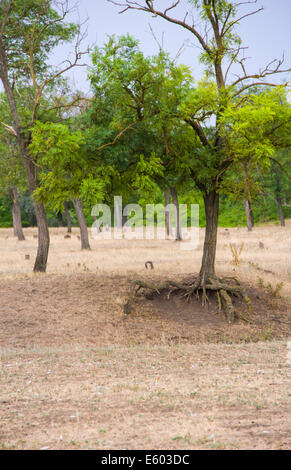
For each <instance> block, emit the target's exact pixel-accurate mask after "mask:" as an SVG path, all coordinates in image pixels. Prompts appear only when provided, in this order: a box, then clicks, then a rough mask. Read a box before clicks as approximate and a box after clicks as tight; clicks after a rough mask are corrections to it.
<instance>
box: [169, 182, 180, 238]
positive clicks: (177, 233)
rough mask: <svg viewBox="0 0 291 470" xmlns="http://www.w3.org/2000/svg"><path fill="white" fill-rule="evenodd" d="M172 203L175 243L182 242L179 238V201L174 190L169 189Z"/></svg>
mask: <svg viewBox="0 0 291 470" xmlns="http://www.w3.org/2000/svg"><path fill="white" fill-rule="evenodd" d="M171 195H172V201H173V205H174V208H175V211H174V215H175V239H176V240H177V241H180V240H182V237H181V227H180V211H179V201H178V195H177V191H176V188H171Z"/></svg>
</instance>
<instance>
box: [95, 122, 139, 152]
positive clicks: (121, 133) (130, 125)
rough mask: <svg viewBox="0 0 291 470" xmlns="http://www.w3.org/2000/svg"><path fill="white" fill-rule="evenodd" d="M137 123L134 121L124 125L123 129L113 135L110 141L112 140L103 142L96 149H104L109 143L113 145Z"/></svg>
mask: <svg viewBox="0 0 291 470" xmlns="http://www.w3.org/2000/svg"><path fill="white" fill-rule="evenodd" d="M137 123H138V121H137V122H134V123H133V124H129V126H127V127H125V129H123V130H122V131H121V132H119V134H117V136H116V137H115V139H114V140H113V141H112V142H109V143H108V144H103V145H101V147H98V148H97V149H96V150H102V149H104V148H105V147H109V146H110V145H114V144H115V142H116V141H117V140H118V139H120V137H121V136H122V135H123V134H124V133H125V132H127V131H128V130H129V129H133V130H134V126H135V125H136V124H137Z"/></svg>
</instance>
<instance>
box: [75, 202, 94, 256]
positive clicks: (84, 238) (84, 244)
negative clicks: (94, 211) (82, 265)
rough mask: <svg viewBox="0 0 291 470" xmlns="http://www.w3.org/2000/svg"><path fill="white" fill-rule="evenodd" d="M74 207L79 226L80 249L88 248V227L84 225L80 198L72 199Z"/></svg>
mask: <svg viewBox="0 0 291 470" xmlns="http://www.w3.org/2000/svg"><path fill="white" fill-rule="evenodd" d="M72 201H73V204H74V208H75V211H76V215H77V219H78V223H79V227H80V234H81V249H82V250H90V249H91V248H90V244H89V237H88V228H87V225H86V220H85V215H84V209H83V204H82V201H81V199H79V198H77V199H72Z"/></svg>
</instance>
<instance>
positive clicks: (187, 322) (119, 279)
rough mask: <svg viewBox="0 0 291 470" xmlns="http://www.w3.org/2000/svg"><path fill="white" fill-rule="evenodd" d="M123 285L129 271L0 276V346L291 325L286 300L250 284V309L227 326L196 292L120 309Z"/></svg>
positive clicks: (223, 335)
mask: <svg viewBox="0 0 291 470" xmlns="http://www.w3.org/2000/svg"><path fill="white" fill-rule="evenodd" d="M129 288H130V279H129V278H128V277H125V276H110V275H95V274H88V273H84V274H73V275H67V276H64V275H37V276H34V277H22V278H18V279H15V280H5V281H4V280H2V281H1V284H0V296H1V305H0V324H1V328H0V331H1V333H0V347H2V348H27V347H33V346H35V345H37V346H39V345H41V346H56V347H57V346H59V345H64V344H82V345H86V344H94V345H96V346H105V345H110V344H111V345H112V344H118V345H132V344H143V343H152V344H159V343H161V342H165V343H170V342H174V343H177V342H185V343H198V342H215V343H216V342H226V343H239V342H250V341H264V340H270V339H274V338H284V337H286V336H287V335H288V331H290V324H289V325H288V321H287V308H286V305H285V303H284V300H283V299H275V301H274V300H272V299H271V298H269V297H268V296H267V294H265V293H264V292H263V291H261V290H258V289H254V288H252V287H247V294H248V296H249V297H250V299H251V302H252V305H253V312H252V313H249V312H248V313H247V314H246V315H245V317H246V318H245V320H246V321H243V320H242V321H237V322H236V323H234V324H232V325H229V324H228V323H227V322H226V320H225V317H224V315H223V312H220V311H219V310H218V308H217V303H216V302H215V299H213V300H210V304H209V305H208V308H203V307H202V306H201V303H200V302H199V301H198V300H195V299H193V300H191V302H189V303H187V302H185V301H184V300H183V299H181V298H179V297H177V296H172V297H171V298H170V299H165V298H161V297H154V298H153V299H144V298H141V297H140V298H137V300H136V302H135V304H134V309H133V312H132V313H130V314H129V315H125V314H124V313H123V305H124V301H125V299H126V296H127V293H128V291H129ZM241 309H243V306H241Z"/></svg>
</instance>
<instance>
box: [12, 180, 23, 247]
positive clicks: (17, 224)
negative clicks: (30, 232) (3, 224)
mask: <svg viewBox="0 0 291 470" xmlns="http://www.w3.org/2000/svg"><path fill="white" fill-rule="evenodd" d="M10 197H11V200H12V219H13V231H14V235H15V236H16V237H17V238H18V240H19V241H22V240H25V236H24V234H23V230H22V222H21V210H20V203H19V193H18V189H17V188H16V187H15V186H13V187H12V188H11V190H10Z"/></svg>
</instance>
